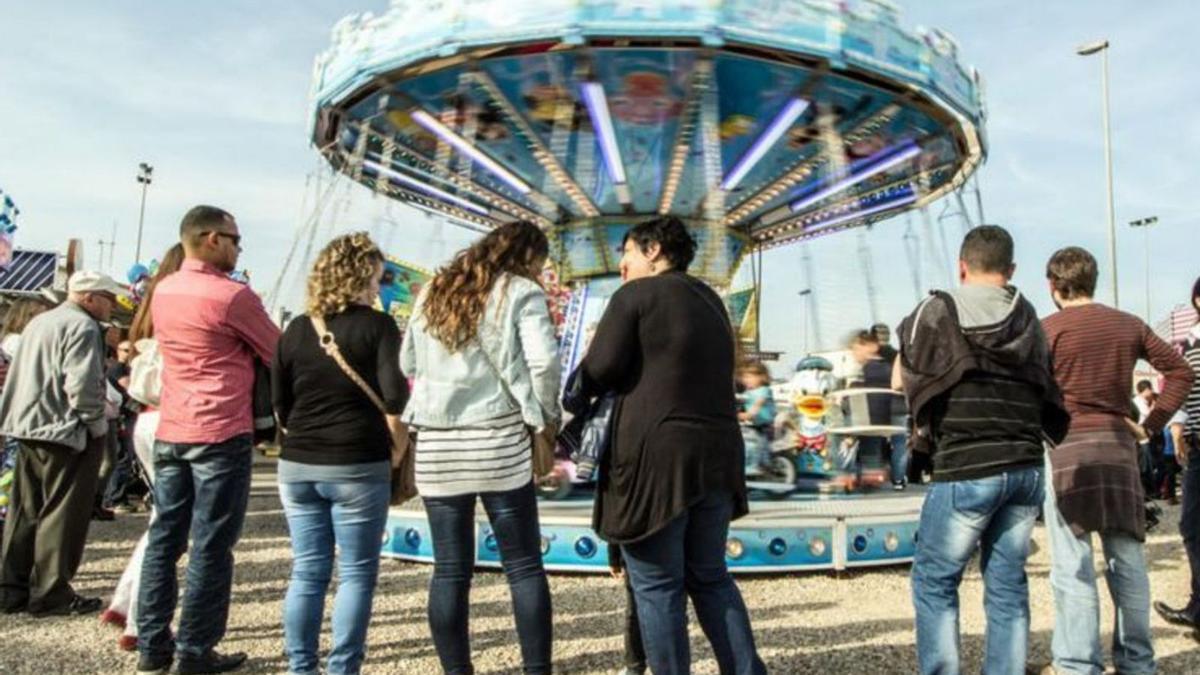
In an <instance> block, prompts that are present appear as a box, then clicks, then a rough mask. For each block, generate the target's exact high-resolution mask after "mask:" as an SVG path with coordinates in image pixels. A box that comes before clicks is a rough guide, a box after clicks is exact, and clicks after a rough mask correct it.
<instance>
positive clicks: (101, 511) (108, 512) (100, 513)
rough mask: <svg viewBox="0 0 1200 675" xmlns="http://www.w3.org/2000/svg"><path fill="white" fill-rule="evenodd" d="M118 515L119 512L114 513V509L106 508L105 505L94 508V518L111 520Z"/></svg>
mask: <svg viewBox="0 0 1200 675" xmlns="http://www.w3.org/2000/svg"><path fill="white" fill-rule="evenodd" d="M116 517H117V514H115V513H113V510H112V509H106V508H104V507H103V506H97V507H96V508H94V509H92V520H103V521H109V520H115V519H116Z"/></svg>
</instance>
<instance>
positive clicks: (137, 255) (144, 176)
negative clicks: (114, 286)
mask: <svg viewBox="0 0 1200 675" xmlns="http://www.w3.org/2000/svg"><path fill="white" fill-rule="evenodd" d="M153 176H154V167H152V166H150V165H149V164H147V163H145V162H142V163H141V164H138V176H137V182H139V183H141V184H142V209H141V211H140V212H139V213H138V233H137V248H136V249H134V254H133V262H135V263H137V262H141V260H142V224H143V223H144V222H145V220H146V190H148V189H150V183H151V182H153V180H154V178H153Z"/></svg>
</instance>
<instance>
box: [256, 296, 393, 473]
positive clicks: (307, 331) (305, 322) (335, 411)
mask: <svg viewBox="0 0 1200 675" xmlns="http://www.w3.org/2000/svg"><path fill="white" fill-rule="evenodd" d="M325 321H326V324H327V325H328V326H329V331H330V332H331V333H333V337H334V339H335V340H337V344H338V347H339V348H340V349H341V352H342V355H343V356H344V357H345V359H346V361H347V362H348V363H349V364H350V365H351V366H352V367H353V368H354V370H355V371H357V372H358V374H359V375H360V376H361V377H362V378H363V379H364V380H366V381H367V384H369V385H371V388H372V389H374V390H375V392H376V393H378V394H379V396H380V398H382V399H383V402H384V405H385V407H386V408H387V411H388V413H389V414H392V415H399V414H400V413H401V412H402V411H403V410H404V404H405V403H407V402H408V382H407V381H406V380H405V379H404V376H403V374H401V372H400V331H399V329H398V328H397V327H396V322H395V321H394V320H392V318H391V317H389V316H387V315H386V314H383V313H382V312H377V311H375V310H373V309H371V308H369V307H363V306H357V305H356V306H352V307H350V308H348V309H347V310H346V311H345V312H342V313H341V314H336V315H334V316H331V317H328V318H327V319H326V320H325ZM271 387H272V390H273V397H272V398H273V399H274V402H275V413H276V414H277V415H278V416H279V423H280V425H281V426H283V428H285V429H287V433H286V434H285V435H284V438H283V453H282V455H281V457H282V458H283V459H285V460H288V461H292V462H301V463H304V464H361V463H365V462H377V461H381V460H387V459H389V457H390V450H389V448H390V447H391V434H390V433H389V432H388V428H387V423H386V421H385V420H384V417H383V415H382V414H380V412H379V409H378V408H376V407H375V405H374V404H372V403H371V399H369V398H367V395H366V394H365V393H363V391H362V389H360V388H359V387H358V385H356V384H355V383H354V382H353V381H352V380H351V379H350V378H349V377H346V374H345V373H344V372H342V369H341V368H339V367H338V364H337V362H335V361H334V360H333V359H332V358H331V357H330V356H329V355H328V354H326V353H325V350H323V349H321V346H320V344H318V341H317V331H316V329H314V328H313V325H312V321H311V320H310V319H309V318H308V317H307V316H301V317H297V318H296V319H294V320H293V321H292V322H291V323H290V324H288V327H287V330H285V331H284V332H283V336H282V337H280V339H279V347H278V349H276V350H275V361H274V363H273V364H272V367H271Z"/></svg>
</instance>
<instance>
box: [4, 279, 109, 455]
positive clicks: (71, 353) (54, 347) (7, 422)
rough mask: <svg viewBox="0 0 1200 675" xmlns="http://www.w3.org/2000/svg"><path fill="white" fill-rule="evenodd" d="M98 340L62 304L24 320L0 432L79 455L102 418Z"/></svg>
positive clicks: (99, 430) (98, 431) (82, 317)
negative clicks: (67, 447)
mask: <svg viewBox="0 0 1200 675" xmlns="http://www.w3.org/2000/svg"><path fill="white" fill-rule="evenodd" d="M105 393H106V392H105V381H104V336H103V333H102V331H101V328H100V324H99V323H97V322H96V320H95V319H93V318H92V317H91V315H90V314H88V313H87V312H86V311H84V309H83V308H82V307H80V306H79V305H77V304H75V303H73V302H71V301H69V300H68V301H67V302H64V303H63V304H61V305H59V306H58V307H56V308H54V309H52V310H50V311H49V312H46V313H45V314H42V315H40V316H38V317H36V318H34V319H33V321H30V322H29V325H28V326H26V327H25V332H23V333H22V334H21V345H20V347H18V348H17V353H16V354H14V355H13V363H12V368H11V370H9V373H8V379H7V380H6V381H5V383H4V393H3V394H2V395H0V434H3V435H5V436H11V437H13V438H19V439H22V440H30V441H48V442H51V443H58V444H61V445H66V446H69V447H71V448H73V449H75V450H77V451H83V449H84V448H85V447H86V446H87V439H88V436H91V437H93V438H95V437H98V436H103V435H104V434H105V433H106V432H107V431H108V422H107V421H106V420H105V419H104V401H105Z"/></svg>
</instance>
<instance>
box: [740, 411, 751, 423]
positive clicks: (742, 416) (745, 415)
mask: <svg viewBox="0 0 1200 675" xmlns="http://www.w3.org/2000/svg"><path fill="white" fill-rule="evenodd" d="M738 421H739V422H749V421H750V414H749V413H744V412H740V413H738Z"/></svg>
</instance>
